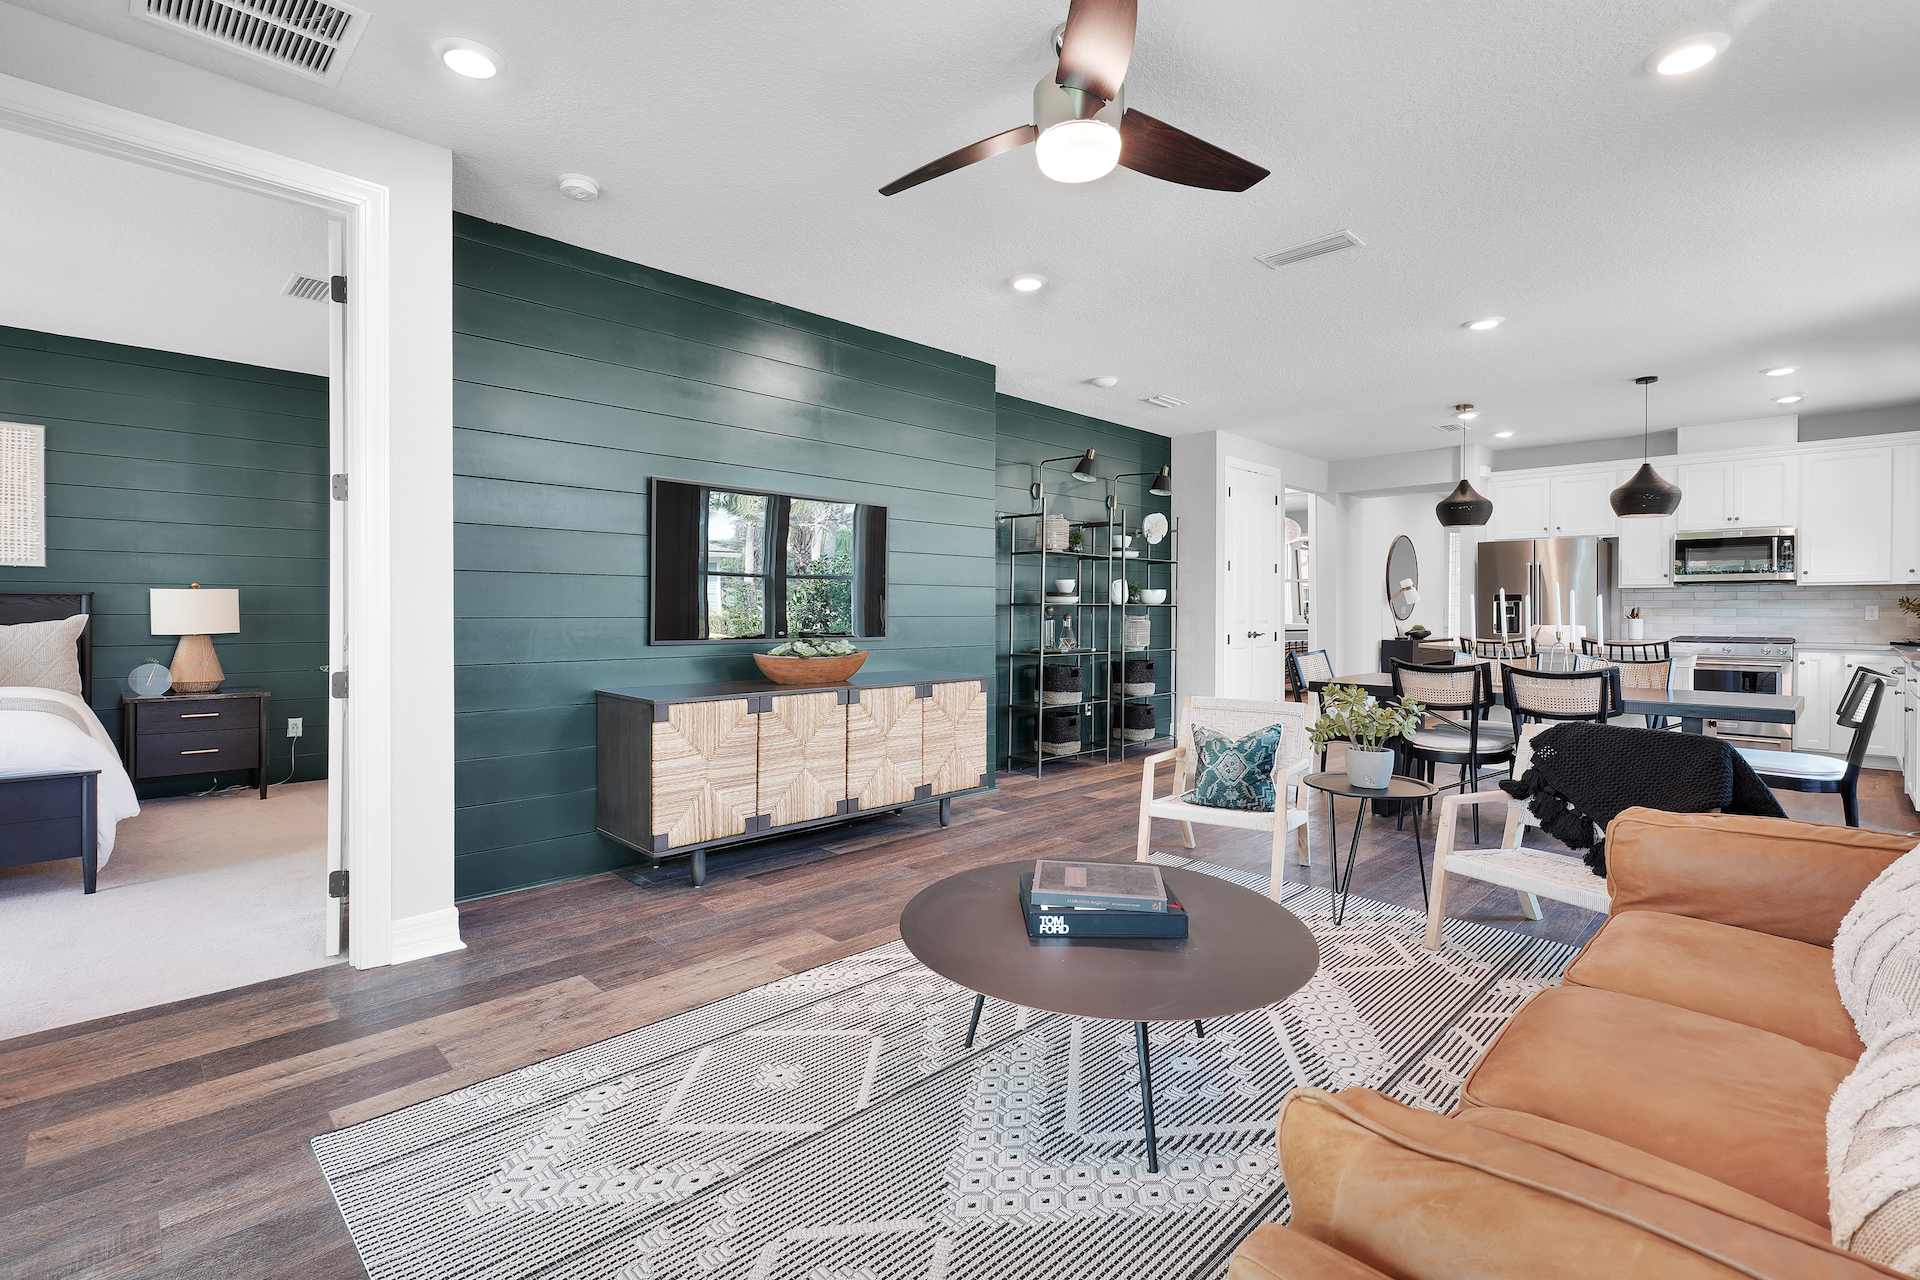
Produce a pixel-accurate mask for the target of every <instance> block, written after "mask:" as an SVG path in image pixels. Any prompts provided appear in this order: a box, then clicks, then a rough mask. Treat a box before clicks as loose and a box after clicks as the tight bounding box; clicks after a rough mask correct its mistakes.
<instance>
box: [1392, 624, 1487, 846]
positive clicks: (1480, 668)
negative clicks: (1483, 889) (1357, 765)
mask: <svg viewBox="0 0 1920 1280" xmlns="http://www.w3.org/2000/svg"><path fill="white" fill-rule="evenodd" d="M1393 694H1394V697H1396V698H1412V699H1413V700H1414V701H1415V702H1418V703H1419V704H1421V705H1422V706H1424V707H1425V708H1426V709H1427V713H1428V716H1430V717H1432V718H1433V719H1437V720H1439V721H1440V723H1439V724H1437V725H1427V724H1424V723H1423V725H1422V727H1421V728H1419V729H1416V730H1415V731H1414V732H1413V733H1412V734H1410V735H1408V736H1407V737H1406V738H1404V739H1402V743H1401V748H1402V750H1403V751H1404V752H1405V754H1406V755H1407V757H1408V758H1409V759H1410V760H1412V761H1413V762H1414V763H1415V764H1416V765H1417V766H1418V767H1419V768H1420V771H1421V776H1423V777H1424V778H1425V779H1426V780H1427V781H1428V782H1432V781H1433V775H1434V768H1435V766H1437V765H1442V764H1451V765H1457V766H1459V769H1460V778H1459V780H1458V781H1457V782H1453V783H1450V784H1449V785H1448V786H1445V787H1441V788H1440V790H1442V791H1448V790H1452V789H1453V788H1455V787H1458V788H1459V789H1460V790H1462V791H1467V790H1473V791H1478V790H1479V789H1480V770H1481V768H1482V767H1483V766H1485V765H1501V764H1506V765H1511V764H1512V762H1513V731H1512V730H1511V729H1509V728H1507V727H1506V726H1505V725H1500V724H1494V723H1491V722H1489V721H1488V720H1487V719H1486V716H1487V713H1488V712H1489V711H1491V710H1492V708H1493V671H1492V668H1491V667H1489V666H1488V665H1487V664H1485V663H1480V662H1471V663H1465V664H1461V665H1454V664H1451V663H1435V664H1433V665H1422V664H1420V663H1414V662H1404V661H1402V660H1401V659H1399V658H1395V659H1393ZM1446 711H1453V712H1458V713H1459V714H1460V718H1459V719H1458V720H1454V719H1450V718H1449V717H1447V716H1445V715H1442V714H1440V713H1441V712H1446ZM1422 719H1423V721H1424V720H1425V719H1426V717H1423V718H1422ZM1415 820H1416V821H1418V818H1417V817H1416V819H1415ZM1473 842H1474V843H1475V844H1479V843H1480V809H1479V806H1477V805H1476V806H1474V810H1473Z"/></svg>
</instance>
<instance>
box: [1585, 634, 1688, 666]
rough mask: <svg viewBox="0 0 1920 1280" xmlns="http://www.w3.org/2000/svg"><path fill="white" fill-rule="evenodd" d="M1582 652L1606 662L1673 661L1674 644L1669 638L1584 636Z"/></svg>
mask: <svg viewBox="0 0 1920 1280" xmlns="http://www.w3.org/2000/svg"><path fill="white" fill-rule="evenodd" d="M1580 652H1581V653H1584V654H1586V655H1587V656H1588V657H1590V658H1599V659H1601V660H1602V661H1605V662H1671V661H1672V660H1673V644H1672V642H1671V641H1668V640H1646V641H1639V640H1626V641H1615V640H1595V639H1593V638H1592V637H1591V636H1583V637H1581V640H1580Z"/></svg>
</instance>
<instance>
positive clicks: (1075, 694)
mask: <svg viewBox="0 0 1920 1280" xmlns="http://www.w3.org/2000/svg"><path fill="white" fill-rule="evenodd" d="M1040 673H1041V674H1040V701H1042V702H1044V703H1047V704H1049V705H1052V706H1078V705H1079V703H1080V700H1081V682H1080V664H1079V663H1077V662H1048V663H1044V664H1042V666H1041V668H1040Z"/></svg>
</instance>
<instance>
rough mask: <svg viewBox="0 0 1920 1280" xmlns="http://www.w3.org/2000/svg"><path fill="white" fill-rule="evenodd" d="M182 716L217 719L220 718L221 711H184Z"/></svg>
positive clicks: (187, 718) (188, 718)
mask: <svg viewBox="0 0 1920 1280" xmlns="http://www.w3.org/2000/svg"><path fill="white" fill-rule="evenodd" d="M180 718H181V719H182V720H208V719H213V720H217V719H219V718H220V713H219V712H218V711H182V712H181V713H180Z"/></svg>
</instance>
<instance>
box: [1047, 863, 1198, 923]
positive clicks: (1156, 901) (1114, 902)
mask: <svg viewBox="0 0 1920 1280" xmlns="http://www.w3.org/2000/svg"><path fill="white" fill-rule="evenodd" d="M1033 900H1034V902H1036V903H1037V904H1039V905H1041V906H1045V907H1076V908H1079V909H1082V910H1087V909H1105V910H1108V911H1165V910H1166V909H1167V885H1166V882H1165V881H1164V880H1162V879H1161V878H1160V868H1158V867H1153V866H1146V865H1144V864H1142V863H1138V862H1055V861H1051V860H1049V859H1046V858H1041V859H1039V860H1038V861H1036V862H1035V863H1034V864H1033Z"/></svg>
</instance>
